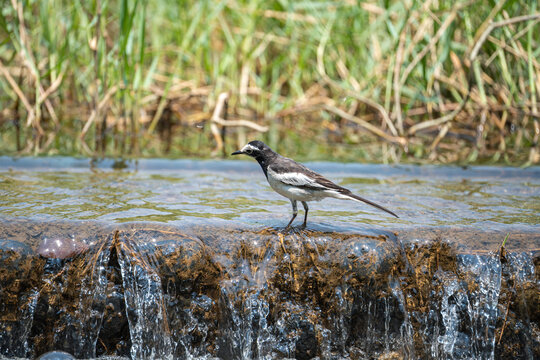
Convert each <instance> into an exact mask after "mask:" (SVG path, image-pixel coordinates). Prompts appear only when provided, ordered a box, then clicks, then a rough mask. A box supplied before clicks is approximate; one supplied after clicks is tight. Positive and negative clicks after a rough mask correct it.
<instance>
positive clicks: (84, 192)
mask: <svg viewBox="0 0 540 360" xmlns="http://www.w3.org/2000/svg"><path fill="white" fill-rule="evenodd" d="M90 165H91V163H90V162H89V161H88V160H75V159H70V158H46V159H32V158H24V159H19V160H12V159H9V158H5V157H4V158H0V214H1V215H2V216H3V217H25V218H32V219H39V220H44V219H47V220H60V219H61V220H98V221H103V222H107V223H123V222H132V221H155V222H163V223H172V224H174V223H183V222H186V221H188V222H189V221H194V222H196V221H198V220H200V219H212V220H215V221H220V220H234V221H235V222H237V223H240V224H249V225H256V226H272V227H276V226H283V225H285V224H286V223H287V222H288V220H289V218H290V214H291V206H290V203H289V201H288V200H287V199H285V198H283V197H281V196H280V195H278V194H276V193H274V192H273V191H272V190H271V189H270V187H269V185H268V184H267V182H266V179H265V178H264V175H263V173H262V171H261V170H260V168H259V166H258V164H256V163H255V162H252V161H250V162H248V161H195V160H170V161H168V160H139V161H137V162H128V163H125V164H123V163H122V165H125V166H127V167H126V168H125V169H123V170H113V166H117V165H118V164H117V163H114V162H112V161H102V162H99V163H97V164H93V166H90ZM308 165H309V166H310V167H312V168H313V169H314V170H316V171H318V172H320V173H322V174H324V175H326V176H327V177H329V178H330V179H332V180H333V181H335V182H336V183H338V184H340V185H342V186H345V187H348V188H349V189H351V190H352V191H353V192H354V193H356V194H358V195H360V196H363V197H366V198H368V199H370V200H372V201H375V202H377V203H379V204H381V205H383V206H385V207H388V208H389V209H391V210H393V211H394V212H396V213H397V214H399V216H400V219H395V218H393V217H391V216H389V215H388V214H386V213H383V212H380V211H379V210H377V209H374V208H372V207H370V206H368V205H364V204H359V203H356V202H352V201H342V200H336V199H325V200H323V201H321V202H312V203H310V213H309V215H310V216H309V224H310V226H312V227H314V228H321V229H322V228H324V229H332V228H336V227H337V228H340V229H342V230H353V231H354V230H358V229H359V228H360V229H362V228H364V227H365V226H369V227H375V228H383V229H389V228H390V229H391V228H399V229H407V228H418V227H419V226H420V227H426V226H428V227H452V226H459V227H465V228H477V229H490V230H492V231H499V230H500V231H502V230H504V231H512V230H519V231H528V230H536V229H537V227H538V226H539V225H538V223H539V218H540V168H528V169H517V168H498V167H472V168H468V169H462V168H459V167H436V166H422V167H417V166H383V165H358V164H334V163H311V164H308ZM301 213H302V210H301V211H300V215H299V217H298V219H297V221H298V222H299V223H301V215H302V214H301Z"/></svg>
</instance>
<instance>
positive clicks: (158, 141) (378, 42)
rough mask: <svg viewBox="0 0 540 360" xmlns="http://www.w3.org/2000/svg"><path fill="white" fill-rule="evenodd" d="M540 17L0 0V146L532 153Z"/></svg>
mask: <svg viewBox="0 0 540 360" xmlns="http://www.w3.org/2000/svg"><path fill="white" fill-rule="evenodd" d="M539 22H540V13H539V12H538V9H537V5H536V2H535V1H525V0H516V1H499V2H496V3H494V4H488V3H485V2H483V1H457V2H455V1H441V0H438V1H435V0H427V1H422V2H420V1H405V2H403V1H394V0H390V1H368V2H360V1H354V0H347V1H324V2H323V1H310V0H306V1H260V0H245V1H239V0H228V1H224V0H223V1H209V0H206V1H182V2H174V1H165V0H157V1H145V0H109V1H107V0H94V1H90V2H86V1H80V0H75V1H65V0H58V1H36V0H33V1H32V0H31V1H22V0H9V1H7V0H3V1H2V10H1V12H0V89H1V91H0V142H1V143H0V153H2V154H10V155H12V154H23V155H26V154H33V155H39V154H66V155H83V156H95V157H102V156H118V157H136V156H169V157H182V156H203V157H206V156H210V154H211V155H212V156H222V155H223V154H226V153H228V152H229V151H230V150H232V149H236V148H237V147H238V146H239V145H241V144H242V143H244V142H245V141H246V140H247V139H253V138H260V139H262V140H264V141H266V142H268V143H269V145H270V146H273V147H274V148H276V149H277V150H278V151H280V152H284V153H287V154H289V155H291V156H295V157H297V158H304V159H336V160H343V161H358V160H361V161H371V162H399V161H413V162H437V163H477V162H493V163H501V162H502V163H509V164H514V165H528V164H534V163H538V162H540V148H539V142H538V140H539V139H538V138H539V136H540V125H539V118H540V113H539V112H538V100H539V99H538V87H539V86H540V60H539V59H540V46H539V45H540V25H539ZM220 99H221V100H220ZM218 110H219V111H218Z"/></svg>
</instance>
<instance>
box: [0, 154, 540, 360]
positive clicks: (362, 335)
mask: <svg viewBox="0 0 540 360" xmlns="http://www.w3.org/2000/svg"><path fill="white" fill-rule="evenodd" d="M309 166H310V167H312V168H313V169H314V170H316V171H319V172H321V173H323V174H325V175H327V176H328V177H329V178H331V179H332V180H334V181H336V182H337V183H339V184H341V185H343V186H345V187H348V188H350V189H351V190H352V191H353V192H354V193H356V194H358V195H360V196H364V197H366V198H368V199H370V200H372V201H375V202H377V203H380V204H381V205H383V206H385V207H388V208H389V209H391V210H393V211H395V212H396V213H397V214H399V216H400V218H399V219H395V218H392V217H389V216H388V215H387V214H385V213H383V212H380V211H378V210H377V209H374V208H371V207H368V206H364V205H362V204H358V203H355V202H347V201H340V200H335V199H327V200H324V201H322V202H314V203H310V212H309V219H308V227H307V229H300V228H293V229H291V230H285V229H284V228H283V227H284V225H286V224H287V222H288V221H289V218H290V215H291V208H290V203H289V201H288V200H287V199H285V198H281V197H280V196H279V195H277V194H275V193H274V192H272V191H271V189H270V188H269V186H268V185H267V183H266V180H265V179H264V175H263V174H262V171H260V169H259V168H258V165H257V164H256V163H254V162H247V161H245V162H244V161H188V160H181V161H178V160H176V161H174V160H140V161H138V162H114V161H101V162H97V163H92V162H89V161H88V160H85V159H71V158H43V159H36V158H23V159H17V160H13V159H8V158H0V358H2V357H5V358H8V359H12V358H35V357H37V356H39V355H41V354H43V353H46V352H49V351H55V350H56V351H66V352H68V353H70V354H72V355H73V356H75V357H77V358H107V357H109V358H110V357H115V358H118V357H121V358H132V359H177V358H178V359H336V360H337V359H515V358H517V359H535V358H540V280H539V270H540V226H539V220H540V169H539V168H529V169H512V168H501V167H472V168H467V169H463V168H457V167H436V166H422V167H417V166H381V165H358V164H335V163H312V164H309ZM302 217H303V214H302V212H300V214H299V216H298V219H297V222H295V225H300V224H301V222H302ZM507 234H509V235H508V239H507V241H506V243H505V246H504V247H503V249H502V251H501V245H502V243H503V240H504V239H505V237H506V235H507Z"/></svg>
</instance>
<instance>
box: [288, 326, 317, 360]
mask: <svg viewBox="0 0 540 360" xmlns="http://www.w3.org/2000/svg"><path fill="white" fill-rule="evenodd" d="M298 333H299V335H298V340H297V341H296V349H295V352H294V355H295V358H296V359H298V360H309V359H313V358H314V357H315V356H317V350H318V347H319V344H318V342H317V337H316V334H315V330H314V328H313V324H310V323H309V322H307V321H303V322H301V323H300V326H299V328H298Z"/></svg>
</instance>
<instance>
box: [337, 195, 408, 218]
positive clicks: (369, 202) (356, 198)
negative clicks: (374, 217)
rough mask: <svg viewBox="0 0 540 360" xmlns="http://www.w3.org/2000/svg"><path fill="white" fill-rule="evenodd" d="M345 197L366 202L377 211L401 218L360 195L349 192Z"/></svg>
mask: <svg viewBox="0 0 540 360" xmlns="http://www.w3.org/2000/svg"><path fill="white" fill-rule="evenodd" d="M343 195H345V196H347V197H350V198H352V199H354V200H358V201H362V202H365V203H366V204H369V205H371V206H374V207H376V208H377V209H380V210H382V211H386V212H387V213H389V214H391V215H394V216H395V217H397V218H399V216H397V215H396V214H395V213H394V212H392V211H390V210H388V209H387V208H385V207H382V206H381V205H379V204H375V203H374V202H373V201H369V200H368V199H364V198H363V197H360V196H358V195H354V194H353V193H352V192H348V193H343Z"/></svg>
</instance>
